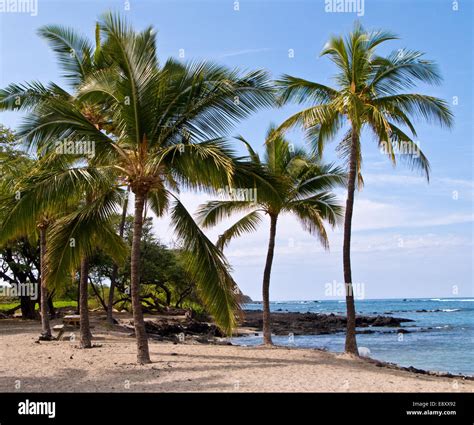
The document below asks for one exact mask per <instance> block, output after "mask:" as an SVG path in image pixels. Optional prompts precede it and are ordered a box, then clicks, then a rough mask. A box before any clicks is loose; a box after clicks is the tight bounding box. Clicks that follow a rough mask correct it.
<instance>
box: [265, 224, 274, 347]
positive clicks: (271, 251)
mask: <svg viewBox="0 0 474 425" xmlns="http://www.w3.org/2000/svg"><path fill="white" fill-rule="evenodd" d="M277 219H278V217H277V216H276V215H270V239H269V241H268V252H267V261H266V263H265V270H264V272H263V285H262V299H263V343H264V344H265V345H273V342H272V330H271V321H270V275H271V272H272V263H273V254H274V251H275V236H276V225H277Z"/></svg>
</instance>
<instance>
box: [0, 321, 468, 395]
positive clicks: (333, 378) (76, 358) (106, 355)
mask: <svg viewBox="0 0 474 425" xmlns="http://www.w3.org/2000/svg"><path fill="white" fill-rule="evenodd" d="M7 322H9V323H7ZM94 325H95V328H94V330H93V333H94V336H95V338H94V345H95V346H94V348H92V349H90V350H81V349H78V348H77V342H74V341H69V340H62V341H53V342H41V343H37V342H36V339H37V335H38V333H39V326H38V323H37V322H30V321H15V324H14V326H12V322H11V321H10V320H1V321H0V335H1V340H2V346H1V349H0V358H1V361H2V368H1V373H0V391H1V392H22V391H24V392H35V391H38V392H39V391H41V392H109V391H110V392H195V391H199V392H215V391H218V392H223V391H224V392H263V391H265V392H267V391H269V392H290V391H291V392H474V379H473V378H472V377H463V376H461V375H459V376H458V375H450V374H437V373H434V372H426V371H421V370H417V369H415V370H408V369H407V368H401V367H399V366H396V365H393V364H388V363H384V362H379V361H376V360H373V359H362V358H352V357H350V356H347V355H345V354H337V353H332V352H328V351H323V350H315V349H306V348H287V347H276V348H266V347H241V346H235V345H222V344H203V343H199V342H197V341H195V340H189V341H185V342H184V343H176V342H174V343H173V342H168V341H166V342H163V341H156V340H154V339H150V351H151V358H152V362H153V363H152V364H149V365H137V364H135V360H136V351H135V350H136V346H135V340H134V338H133V336H132V335H130V333H128V332H126V331H124V330H123V327H120V326H114V327H113V328H112V329H107V328H106V327H105V326H103V324H101V322H99V321H97V320H96V321H94ZM17 382H20V388H19V389H18V388H16V385H17Z"/></svg>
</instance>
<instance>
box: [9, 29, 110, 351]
mask: <svg viewBox="0 0 474 425" xmlns="http://www.w3.org/2000/svg"><path fill="white" fill-rule="evenodd" d="M38 34H39V35H40V36H41V37H42V38H43V39H45V40H46V41H47V42H48V43H49V45H50V47H51V48H52V50H53V51H54V52H55V53H56V55H57V57H58V61H59V64H60V66H61V69H62V71H63V77H64V78H65V79H66V81H67V82H68V84H69V86H70V88H71V89H72V90H73V91H75V90H77V87H78V86H79V85H80V84H82V83H83V82H84V80H85V78H86V77H87V76H88V75H90V74H91V73H92V72H93V71H98V70H100V69H103V68H104V67H106V66H108V63H107V61H106V60H105V56H104V55H102V53H101V47H102V45H101V40H100V28H99V26H98V25H97V26H96V40H95V46H94V47H93V45H92V43H90V42H89V40H88V39H87V38H85V37H83V36H81V35H79V34H77V33H76V32H75V31H74V30H73V29H70V28H65V27H62V26H58V25H46V26H43V27H41V28H40V29H39V30H38ZM54 97H56V98H61V99H63V100H64V101H74V102H76V104H77V107H79V108H81V109H82V111H83V113H84V114H85V115H86V116H88V118H89V119H90V120H91V122H93V123H94V125H96V127H97V128H101V127H102V126H103V125H106V121H107V119H106V111H99V110H98V109H97V108H94V107H93V106H92V105H90V104H88V103H82V104H78V102H77V100H76V99H75V98H74V97H73V96H72V95H71V94H69V92H68V91H67V90H66V89H63V88H61V87H59V86H57V85H55V84H49V85H48V86H43V85H42V84H40V83H38V82H33V83H26V84H10V85H9V86H8V87H6V88H5V89H3V90H1V91H0V109H3V110H5V109H7V110H15V109H16V110H26V111H30V112H31V111H32V110H34V109H35V108H38V107H39V106H40V105H41V103H42V102H45V101H48V100H51V99H52V98H54ZM108 130H109V131H113V129H112V128H110V126H109V127H108ZM87 262H88V260H87V258H83V259H82V264H81V265H80V267H79V268H80V279H79V311H80V314H81V320H80V333H81V346H83V347H84V348H90V347H91V339H90V338H91V333H90V326H89V319H88V308H87V304H88V290H87V286H88V266H87ZM114 283H115V282H112V283H111V291H110V293H111V295H112V297H113V286H114ZM87 335H88V336H89V337H88V338H86V336H87Z"/></svg>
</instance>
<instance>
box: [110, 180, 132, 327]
mask: <svg viewBox="0 0 474 425" xmlns="http://www.w3.org/2000/svg"><path fill="white" fill-rule="evenodd" d="M129 194H130V188H128V191H127V197H126V198H125V201H124V203H123V210H122V218H121V220H120V227H119V235H120V237H121V238H123V232H124V229H125V221H126V219H127V209H128V196H129ZM117 276H118V265H117V264H115V263H114V266H113V268H112V276H110V289H109V302H108V304H107V322H108V323H109V324H111V325H113V324H114V314H113V310H114V292H115V285H116V283H117Z"/></svg>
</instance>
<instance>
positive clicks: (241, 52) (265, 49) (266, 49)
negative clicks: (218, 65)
mask: <svg viewBox="0 0 474 425" xmlns="http://www.w3.org/2000/svg"><path fill="white" fill-rule="evenodd" d="M270 50H272V49H270V48H269V47H261V48H258V49H242V50H235V51H233V52H227V53H224V54H222V55H220V56H219V58H229V57H232V56H242V55H251V54H254V53H263V52H269V51H270Z"/></svg>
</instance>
